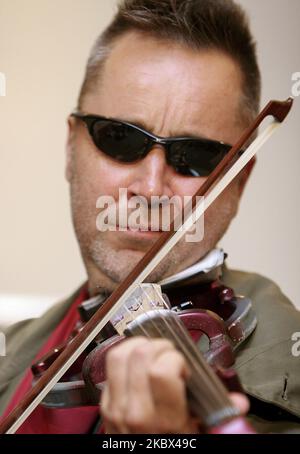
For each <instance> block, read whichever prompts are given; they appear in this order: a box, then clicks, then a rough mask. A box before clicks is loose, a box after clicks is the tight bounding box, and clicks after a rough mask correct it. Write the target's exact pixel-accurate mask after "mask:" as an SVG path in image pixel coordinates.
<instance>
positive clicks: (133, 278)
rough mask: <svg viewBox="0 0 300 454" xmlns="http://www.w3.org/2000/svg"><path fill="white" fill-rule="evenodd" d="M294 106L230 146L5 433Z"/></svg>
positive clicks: (280, 105)
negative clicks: (184, 212) (185, 210)
mask: <svg viewBox="0 0 300 454" xmlns="http://www.w3.org/2000/svg"><path fill="white" fill-rule="evenodd" d="M292 105H293V99H292V98H288V99H287V100H286V101H270V102H269V103H268V104H267V106H266V107H265V108H264V109H263V110H262V111H261V113H260V114H259V115H258V116H257V118H256V119H255V120H254V121H253V123H252V124H251V126H249V127H248V128H247V130H246V131H245V132H244V134H243V135H242V137H241V138H240V139H239V141H238V142H237V143H236V144H235V145H234V146H233V147H232V148H231V150H230V151H229V152H228V154H227V155H226V156H225V157H224V159H223V160H222V161H221V162H220V163H219V165H218V166H217V167H216V168H215V170H214V171H213V172H212V173H211V174H210V175H209V177H208V178H207V179H206V181H205V182H204V183H203V185H202V186H201V187H200V189H199V190H198V191H197V192H196V194H194V196H193V198H192V201H191V210H190V213H189V215H188V216H187V217H186V220H185V221H184V223H183V224H182V227H181V228H179V229H176V231H175V229H174V220H173V222H172V224H171V227H170V230H169V231H167V232H162V234H161V236H160V237H159V239H158V240H157V241H156V242H155V243H154V244H153V246H152V247H151V248H150V249H149V251H148V252H147V253H146V254H145V255H144V257H143V258H142V259H141V260H140V262H139V263H138V264H137V265H136V266H135V268H134V269H133V270H132V271H131V272H130V273H129V275H128V276H127V277H126V279H125V280H124V281H123V282H122V283H121V284H120V285H119V287H118V288H117V289H116V290H115V291H114V292H113V293H112V294H111V296H110V297H109V298H108V299H107V300H106V302H105V304H104V305H103V306H101V307H100V308H99V309H98V311H97V312H96V313H95V314H94V316H93V317H92V318H91V319H90V320H89V321H88V322H87V323H86V324H85V326H84V327H83V329H82V330H81V331H80V332H79V333H78V334H77V336H76V337H75V338H74V339H73V341H72V342H71V343H70V344H69V345H68V346H67V347H66V348H65V350H64V351H63V352H62V353H61V354H60V355H59V357H58V358H57V359H56V360H55V361H54V362H53V364H52V365H51V366H50V367H49V368H48V369H47V371H46V372H45V373H44V374H43V375H42V377H41V378H40V379H39V380H38V381H37V383H36V384H35V385H34V386H33V387H32V389H31V390H30V391H28V393H27V394H26V395H25V396H24V398H23V399H22V400H21V402H20V403H19V404H18V405H17V406H16V408H15V409H14V410H13V411H12V412H11V413H10V414H9V415H8V416H7V417H6V418H5V419H4V420H3V421H2V422H1V423H0V433H7V434H12V433H15V432H16V431H17V430H18V428H19V427H20V426H21V425H22V424H23V422H24V421H25V420H26V419H27V418H28V416H29V415H30V414H31V413H32V412H33V410H34V409H35V408H36V407H37V405H38V404H39V403H40V402H41V401H42V400H43V399H44V397H45V396H46V395H47V394H48V392H49V391H51V389H52V388H53V386H54V385H55V384H56V383H57V382H58V381H59V380H60V378H61V377H62V376H63V375H64V374H65V372H66V371H67V370H68V369H69V367H70V366H71V365H72V364H73V363H74V362H75V361H76V359H77V358H78V357H79V356H80V355H81V354H82V353H83V351H84V350H85V349H86V348H87V347H88V345H89V344H90V343H91V342H92V341H93V339H94V338H95V337H96V336H97V335H98V334H99V332H100V331H101V330H102V328H103V327H104V326H105V325H106V324H107V323H108V322H109V321H110V319H111V318H112V317H113V315H114V314H115V312H116V311H117V310H118V309H119V308H120V307H122V305H123V304H124V302H125V301H126V299H127V298H128V297H129V296H130V294H131V293H132V291H133V290H134V289H135V288H136V286H137V285H139V284H141V283H142V282H143V281H144V280H145V279H146V278H147V276H148V275H149V274H150V273H151V272H152V271H153V270H154V269H155V267H156V266H157V265H158V264H159V263H160V261H161V260H162V259H163V258H164V257H165V256H166V255H167V254H168V252H169V251H170V250H171V249H172V248H173V246H175V244H176V243H177V242H178V241H179V240H180V239H181V238H182V237H183V236H184V235H185V234H186V233H187V231H188V230H189V229H190V228H191V227H192V226H193V225H194V224H195V223H196V222H197V220H198V219H199V218H200V217H201V216H202V215H203V213H204V212H205V210H206V209H207V208H208V207H209V206H210V205H211V204H212V203H213V202H214V200H216V198H217V197H218V196H219V195H220V194H221V193H222V191H223V190H224V189H225V188H226V187H227V186H228V185H229V184H230V183H231V182H232V181H233V179H234V178H235V177H236V176H237V175H238V174H239V173H240V171H241V170H242V169H243V168H244V167H245V166H246V165H247V163H248V162H249V161H250V160H251V159H252V158H253V157H254V156H255V154H256V153H257V152H258V150H259V149H260V148H261V147H262V146H263V145H264V143H265V142H266V141H267V140H268V139H269V138H270V137H271V136H272V135H273V133H274V132H275V131H276V130H277V128H278V127H279V126H280V124H281V123H282V122H283V121H284V120H285V118H286V117H287V115H288V113H289V111H290V110H291V107H292ZM268 116H272V117H273V118H274V119H273V121H272V122H271V123H270V124H269V125H268V126H267V127H266V128H265V130H264V131H263V132H262V133H260V134H259V135H258V136H257V138H256V139H255V140H254V141H253V142H252V144H251V145H250V146H249V147H248V148H247V149H246V150H245V151H244V152H243V153H242V154H241V155H240V151H241V150H242V149H243V147H244V146H245V144H246V143H247V142H248V141H249V139H250V138H251V137H252V135H253V133H254V132H255V131H256V129H257V128H258V127H259V126H260V124H261V123H262V121H263V120H264V119H265V118H266V117H268ZM239 155H240V156H239ZM199 197H204V203H201V204H199V203H197V201H198V200H199V199H198V198H199Z"/></svg>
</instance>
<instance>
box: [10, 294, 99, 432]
mask: <svg viewBox="0 0 300 454" xmlns="http://www.w3.org/2000/svg"><path fill="white" fill-rule="evenodd" d="M87 297H88V294H87V289H86V288H83V289H82V291H81V292H80V295H79V296H78V298H77V299H76V301H75V302H74V303H73V304H72V306H71V307H70V309H69V310H68V312H67V314H66V315H65V317H64V318H63V320H62V321H61V322H60V324H59V325H58V326H57V328H56V329H55V330H54V331H53V333H52V334H51V336H50V337H49V339H48V340H47V341H46V343H45V344H44V345H43V347H42V349H41V350H40V351H39V353H38V354H37V356H36V359H35V361H37V360H38V359H39V358H41V357H42V356H44V355H45V354H47V353H48V352H49V351H51V350H52V349H54V348H55V347H57V346H58V345H60V344H61V343H63V342H65V341H67V340H68V338H69V337H70V335H71V333H72V331H73V330H74V328H75V327H76V324H77V322H78V321H79V319H80V316H79V313H78V310H77V308H78V306H79V305H80V304H81V303H82V302H83V301H85V300H86V299H87ZM32 380H33V374H32V371H31V368H29V369H28V370H27V371H26V372H25V375H24V378H23V379H22V381H21V383H20V385H19V386H18V388H17V390H16V392H15V394H14V395H13V397H12V399H11V401H10V403H9V405H8V406H7V408H6V410H5V412H4V417H5V416H7V415H8V414H9V413H10V412H11V411H12V410H13V409H14V408H15V407H16V405H18V403H19V402H20V401H21V399H22V398H23V397H24V396H25V394H26V393H27V392H28V391H29V390H30V388H31V386H32ZM98 416H99V408H98V407H77V408H66V409H50V408H46V407H43V406H42V405H39V406H38V407H37V408H36V409H35V410H34V411H33V412H32V413H31V415H30V416H29V417H28V418H27V420H26V421H25V422H24V423H23V424H22V426H21V427H20V428H19V429H18V431H17V433H18V434H85V433H89V432H90V431H91V430H92V429H93V427H94V425H95V423H96V421H97V418H98Z"/></svg>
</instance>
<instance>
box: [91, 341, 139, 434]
mask: <svg viewBox="0 0 300 454" xmlns="http://www.w3.org/2000/svg"><path fill="white" fill-rule="evenodd" d="M145 342H148V340H147V339H146V338H140V337H136V338H132V339H128V340H127V341H124V342H123V343H122V344H120V345H118V346H116V347H115V348H112V349H111V350H110V351H109V352H108V354H107V357H106V387H105V390H104V392H103V394H102V398H101V404H100V407H101V413H102V415H103V417H104V419H105V421H106V424H112V425H114V426H115V427H116V428H118V427H119V430H120V431H124V421H123V420H124V413H125V412H126V408H127V407H128V406H129V402H128V392H127V377H128V371H127V367H128V362H129V357H130V355H131V352H132V351H133V350H134V349H135V347H136V346H137V345H142V344H143V343H145Z"/></svg>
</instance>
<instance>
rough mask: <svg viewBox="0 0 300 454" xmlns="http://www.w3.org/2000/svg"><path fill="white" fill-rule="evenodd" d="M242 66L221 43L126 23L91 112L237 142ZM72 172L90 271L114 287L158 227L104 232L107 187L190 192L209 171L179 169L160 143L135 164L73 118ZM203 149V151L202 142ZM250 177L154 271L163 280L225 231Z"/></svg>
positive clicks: (91, 98)
mask: <svg viewBox="0 0 300 454" xmlns="http://www.w3.org/2000/svg"><path fill="white" fill-rule="evenodd" d="M240 100H241V74H240V70H239V68H238V66H237V65H236V64H235V63H234V62H233V60H232V59H231V58H229V57H227V56H226V55H225V54H223V53H218V52H216V51H203V52H195V51H192V50H189V49H187V48H183V47H179V46H178V45H175V44H174V45H173V44H170V43H166V42H163V41H158V40H156V39H154V38H151V37H145V36H141V35H139V34H136V33H128V34H126V35H124V36H123V37H122V38H120V39H119V40H118V41H117V42H116V43H115V45H114V48H113V51H112V53H111V54H110V56H109V58H108V59H107V61H106V64H105V67H104V70H103V72H102V74H101V78H99V82H98V84H97V85H95V87H94V88H93V90H92V91H91V92H90V93H89V94H87V95H86V97H85V99H84V101H83V106H82V110H83V111H84V112H86V113H92V114H96V115H102V116H105V117H112V118H117V119H120V120H125V121H128V122H130V123H133V124H138V125H141V126H142V127H144V129H146V130H147V131H149V132H152V133H154V134H156V135H159V136H162V137H171V136H177V137H178V136H196V137H203V138H208V139H213V140H218V141H223V142H225V143H229V144H233V143H235V142H236V140H237V139H238V138H239V136H240V135H241V133H242V132H243V129H244V127H245V125H243V124H241V122H240V121H239V108H240ZM69 125H70V132H69V139H68V147H67V152H68V159H67V161H68V162H67V178H68V180H69V181H70V185H71V200H72V213H73V221H74V226H75V230H76V234H77V237H78V241H79V244H80V248H81V252H82V256H83V259H84V262H85V265H86V268H87V272H88V277H89V286H90V292H91V293H92V294H95V293H97V287H104V288H107V289H108V290H112V289H113V288H114V287H115V286H116V285H117V284H118V283H119V282H120V281H122V280H123V279H124V278H125V276H126V275H127V274H128V272H129V271H130V270H131V269H132V268H133V267H134V265H136V264H137V262H138V261H139V260H140V259H141V258H142V256H143V255H144V254H145V252H146V251H147V250H148V249H149V248H150V247H151V245H152V244H153V242H155V241H156V240H157V238H158V235H159V233H154V232H135V233H134V232H132V231H130V230H127V231H125V232H120V231H107V232H99V231H98V230H97V228H96V217H97V215H98V214H99V209H97V208H96V202H97V199H98V198H99V196H102V195H109V196H112V197H114V199H115V200H116V202H117V203H118V198H119V188H126V189H127V191H128V199H130V197H132V196H143V197H146V199H147V200H149V201H150V198H151V196H168V197H170V198H171V197H172V196H174V195H176V196H180V197H183V196H185V195H186V196H191V195H193V194H194V193H195V192H196V190H198V189H199V187H200V186H201V184H202V183H203V181H204V178H196V177H187V176H182V175H179V174H178V173H176V171H175V170H174V169H173V168H172V167H170V166H169V165H168V164H167V162H166V159H165V151H164V149H163V147H161V146H159V145H157V146H155V147H154V148H153V149H152V150H151V151H150V153H149V154H148V155H147V156H146V157H145V158H144V159H143V160H142V161H139V162H136V163H134V164H122V163H119V162H117V161H115V160H113V159H111V158H109V157H107V156H106V155H105V154H104V153H102V152H100V151H99V150H98V149H97V148H96V147H95V145H94V144H93V142H92V140H91V138H90V136H89V134H88V131H87V130H86V128H85V127H84V125H83V123H82V122H79V121H76V120H74V119H73V118H72V119H71V120H70V121H69ZM199 152H201V151H199ZM242 185H243V180H237V181H235V182H234V183H233V184H231V186H230V187H229V188H228V189H227V190H226V191H225V192H224V193H223V194H222V195H221V196H220V197H219V198H218V200H217V201H216V202H215V203H214V204H213V205H212V206H211V208H210V209H209V210H207V212H206V214H205V236H204V240H203V241H201V242H200V243H187V242H185V241H184V240H182V241H181V242H180V243H179V244H177V246H176V247H175V248H174V249H173V250H172V251H171V253H170V254H169V255H168V257H167V258H166V259H165V260H163V261H162V262H161V264H160V265H159V267H158V268H157V269H156V270H155V271H154V272H153V274H152V275H151V276H150V279H151V280H152V281H159V280H161V279H162V278H164V277H167V276H170V275H172V274H174V273H176V272H178V271H181V270H182V269H184V268H186V267H187V266H190V265H192V264H193V263H195V262H196V261H197V260H199V259H200V258H201V257H203V256H204V255H205V254H207V252H209V250H211V249H212V248H213V247H214V246H215V245H216V243H217V242H218V241H219V239H220V238H221V237H222V236H223V234H224V232H225V230H226V228H227V227H228V225H229V223H230V221H231V219H232V218H233V217H234V215H235V213H236V210H237V206H238V201H239V197H240V193H241V187H242Z"/></svg>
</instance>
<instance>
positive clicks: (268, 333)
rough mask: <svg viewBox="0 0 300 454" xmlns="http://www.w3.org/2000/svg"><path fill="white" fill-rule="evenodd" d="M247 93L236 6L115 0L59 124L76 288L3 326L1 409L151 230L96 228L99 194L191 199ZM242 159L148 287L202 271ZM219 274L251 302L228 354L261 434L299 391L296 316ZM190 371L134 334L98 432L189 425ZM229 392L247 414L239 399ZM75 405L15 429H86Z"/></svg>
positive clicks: (241, 279)
mask: <svg viewBox="0 0 300 454" xmlns="http://www.w3.org/2000/svg"><path fill="white" fill-rule="evenodd" d="M259 100H260V74H259V69H258V66H257V62H256V56H255V45H254V44H253V41H252V37H251V34H250V32H249V29H248V25H247V21H246V19H245V16H244V14H243V12H242V10H241V9H240V8H239V7H238V6H237V5H236V4H234V3H233V2H232V1H231V0H177V1H176V0H162V1H159V2H157V1H156V0H127V1H125V2H124V3H123V4H122V5H121V7H120V9H119V12H118V14H117V16H116V18H115V19H114V21H113V23H112V24H111V25H110V26H109V27H108V29H107V30H106V31H105V32H104V34H103V35H101V37H100V38H99V39H98V40H97V42H96V44H95V46H94V48H93V50H92V53H91V56H90V59H89V62H88V65H87V71H86V76H85V80H84V83H83V86H82V90H81V93H80V97H79V102H78V112H77V113H76V115H73V116H70V118H69V122H68V125H69V136H68V143H67V167H66V176H67V179H68V181H69V183H70V189H71V204H72V214H73V222H74V227H75V231H76V235H77V238H78V242H79V245H80V249H81V253H82V258H83V261H84V263H85V266H86V270H87V274H88V283H87V286H85V287H84V288H83V289H80V291H79V292H76V294H75V295H73V296H72V297H71V299H70V300H69V301H68V302H65V303H63V304H61V305H59V306H57V307H55V308H53V309H51V311H50V312H49V313H48V314H46V315H45V316H44V317H42V318H41V319H40V320H38V321H32V322H23V323H21V324H19V325H18V326H17V327H12V328H11V329H10V331H9V333H8V334H7V338H8V352H7V358H6V359H5V360H4V361H3V367H1V370H0V371H1V375H0V383H1V396H2V397H1V401H0V404H1V408H2V410H3V411H4V409H6V413H7V412H8V411H9V410H10V409H11V408H13V406H14V405H15V404H16V403H17V402H18V401H19V400H20V398H21V397H22V395H23V394H24V392H25V391H26V390H27V389H29V387H30V386H31V381H32V375H31V373H30V372H27V373H26V374H25V377H24V369H27V368H28V366H29V365H30V364H31V363H32V361H33V360H34V358H37V357H40V356H42V355H43V354H45V353H47V352H48V351H49V350H50V349H51V348H53V347H55V345H57V344H58V343H60V342H62V341H63V340H66V339H67V338H68V336H69V334H70V333H71V331H72V330H73V328H74V326H75V324H76V322H77V321H78V313H77V310H76V309H77V307H78V305H80V304H81V303H82V302H83V301H84V300H85V299H88V298H90V297H93V296H96V295H97V294H99V293H111V292H112V291H113V290H114V289H115V288H116V287H117V286H118V284H119V283H120V282H122V280H123V279H124V278H125V277H126V275H127V274H128V272H129V271H130V269H132V268H133V267H134V266H135V265H136V264H137V263H138V262H139V261H140V259H141V258H142V257H143V255H144V254H145V252H146V251H147V250H148V249H149V248H150V247H151V245H152V244H153V243H154V242H155V241H156V240H157V238H158V236H159V234H160V233H159V232H152V231H146V232H145V231H142V229H140V230H139V231H133V230H132V229H130V228H129V227H128V228H127V229H125V231H121V230H122V229H117V231H110V230H107V231H105V232H103V231H98V230H97V229H96V228H95V220H96V217H97V215H98V212H99V210H97V208H96V202H97V200H98V198H99V197H100V196H107V195H109V196H112V197H113V198H114V200H115V201H116V205H120V204H121V201H120V200H119V189H120V188H125V189H126V190H127V198H128V199H127V200H128V206H130V200H131V199H132V197H139V198H144V199H146V200H147V201H148V202H149V204H150V200H151V197H153V196H158V197H164V198H168V199H170V198H172V197H173V196H179V197H180V198H183V197H184V196H190V195H193V194H194V193H195V192H196V190H197V189H198V188H199V187H200V186H201V184H202V183H203V182H204V181H205V179H206V178H207V176H208V174H209V172H210V171H211V170H213V168H214V166H215V165H216V164H217V162H219V160H220V159H221V157H222V156H223V155H224V152H225V149H228V147H227V148H226V146H225V148H224V144H234V143H235V142H236V141H237V140H238V139H239V137H240V136H241V134H242V133H243V131H244V130H245V129H246V128H247V126H248V125H249V124H250V123H251V122H252V121H253V119H254V118H255V116H256V115H257V112H258V109H259ZM86 114H89V115H93V117H87V116H86ZM128 123H129V124H130V125H128ZM132 125H133V126H132ZM141 129H142V130H143V131H144V132H143V131H141ZM103 131H106V133H105V134H103ZM107 131H108V132H107ZM149 133H151V134H152V136H151V138H152V139H151V141H149V138H150V136H149ZM153 135H154V136H155V137H156V139H153V137H154V136H153ZM128 137H129V139H128ZM130 137H132V140H131V141H130ZM158 137H159V138H174V137H186V138H189V141H185V143H186V144H187V143H189V146H190V147H191V148H189V150H190V149H192V150H193V153H191V154H190V155H189V156H190V157H189V158H188V157H186V156H187V154H188V153H190V151H189V152H188V151H187V148H186V146H183V147H182V148H180V147H179V149H178V148H177V149H176V152H175V151H174V143H172V145H169V146H167V145H164V144H161V143H159V140H158ZM149 143H150V145H151V146H148V145H149ZM168 144H170V142H168ZM146 145H147V146H146ZM200 145H201V146H200ZM172 147H173V148H172ZM172 149H173V151H172ZM195 149H196V150H197V154H196V155H195ZM198 150H199V151H198ZM207 150H208V151H207ZM176 153H177V154H176ZM191 156H192V158H193V159H192V158H191ZM213 163H214V164H213ZM252 166H253V163H251V164H250V165H248V166H247V168H246V169H245V170H244V171H243V172H242V173H241V174H240V175H239V176H238V177H237V178H236V179H235V181H234V182H233V183H232V184H231V185H230V186H229V187H228V188H227V189H226V190H225V191H224V192H223V194H222V195H221V196H220V197H219V198H218V200H217V201H216V202H215V203H214V204H213V205H212V206H211V207H210V208H209V209H208V211H207V212H206V214H205V236H204V239H203V240H202V241H201V242H198V243H188V242H186V241H185V240H184V239H183V240H182V241H180V243H179V244H178V245H176V247H174V249H173V250H172V251H171V252H170V254H169V255H168V257H167V258H166V259H164V260H162V261H161V263H160V264H159V266H158V267H157V268H156V269H155V271H154V272H153V273H152V274H151V275H150V276H149V282H161V281H165V280H166V279H167V278H170V277H171V278H172V279H174V275H177V274H178V273H179V272H181V271H183V270H186V269H188V270H189V269H190V267H191V266H192V265H194V264H197V263H198V264H199V266H200V267H201V266H202V265H201V264H203V262H202V260H203V259H204V258H205V257H207V255H208V254H209V253H210V252H211V251H213V250H214V248H215V247H216V245H217V243H218V241H219V240H220V239H221V237H222V236H223V234H224V232H225V231H226V229H227V227H228V226H229V224H230V221H231V220H232V219H233V217H234V216H235V215H236V213H237V209H238V204H239V200H240V197H241V194H242V192H243V190H244V187H245V184H246V182H247V179H248V177H249V175H250V173H251V169H252ZM118 227H120V226H118ZM223 281H224V283H225V284H226V285H228V286H230V287H232V288H233V289H234V290H235V292H236V293H238V294H243V295H245V296H246V297H248V298H251V299H252V301H253V305H254V307H255V310H256V312H257V317H258V322H259V323H258V327H257V329H256V332H255V333H253V334H252V336H251V337H250V338H249V339H248V341H247V342H246V343H245V344H244V345H242V347H241V349H240V351H239V353H238V355H237V361H236V366H237V370H238V372H239V374H240V377H241V380H242V383H243V385H244V389H245V391H246V392H247V394H248V396H249V397H250V398H251V405H252V406H251V421H252V422H253V424H254V425H255V427H257V429H258V430H259V431H262V432H269V431H271V432H277V431H285V430H293V429H294V428H297V425H298V421H297V417H299V415H300V396H299V392H298V391H297V389H298V384H297V370H298V369H299V360H297V358H294V357H293V356H292V354H291V347H292V343H291V336H292V334H293V333H294V332H296V331H297V330H298V329H299V321H300V317H299V314H298V313H297V312H296V311H295V310H294V309H293V307H292V306H291V304H290V303H289V302H288V301H287V300H286V298H285V297H284V296H283V295H282V294H281V292H280V291H279V289H278V288H277V287H276V286H275V285H274V284H273V283H271V282H270V281H268V280H266V279H264V278H262V277H260V276H257V275H250V274H247V273H239V272H231V271H229V270H227V269H226V268H225V267H223ZM188 374H189V372H188V368H187V365H186V362H185V360H184V358H183V357H182V355H180V354H179V353H178V352H177V351H176V350H175V349H174V347H173V346H172V344H170V343H169V342H167V341H159V340H155V341H150V340H147V339H144V338H136V339H132V340H130V341H127V342H124V343H123V344H122V345H120V346H118V347H116V348H115V349H112V350H111V352H110V354H109V355H108V360H107V386H106V389H105V392H104V393H103V396H102V402H101V405H100V406H101V415H102V418H103V420H104V424H105V428H106V431H107V432H109V433H137V432H142V433H166V432H168V433H172V432H173V433H193V432H195V431H197V430H198V429H197V428H198V425H199V421H195V419H194V418H193V417H192V415H191V414H190V412H189V410H188V405H187V401H186V393H185V384H186V380H187V377H188ZM232 398H233V399H234V402H235V403H236V405H237V406H238V407H239V408H240V409H241V411H244V412H245V411H246V407H247V403H245V401H243V399H242V397H241V396H238V397H237V396H232ZM77 411H79V413H80V411H82V409H80V410H78V409H72V412H73V413H71V415H73V416H71V417H69V418H68V421H67V422H66V421H65V420H64V421H62V420H60V419H59V418H60V415H61V414H62V413H60V415H58V414H57V413H56V415H55V418H56V419H55V418H54V416H53V413H52V414H51V416H49V413H47V412H46V410H44V409H42V408H41V407H40V408H39V409H37V410H36V411H35V412H34V414H33V415H32V416H31V417H30V418H29V422H28V423H27V425H26V423H25V425H24V427H25V428H24V429H23V432H25V433H28V432H29V433H45V432H58V431H61V432H72V433H76V432H77V431H78V432H84V431H92V430H93V428H94V426H95V420H96V419H97V418H96V414H95V413H94V412H93V414H89V416H88V418H87V420H86V421H88V422H86V421H85V422H83V419H82V418H81V419H80V420H79V422H78V418H77V419H76V417H75V416H76V412H77ZM81 414H82V413H81ZM74 415H75V416H74ZM77 416H78V415H77ZM54 419H55V421H54ZM59 420H60V421H61V426H60V428H58V426H59V424H58V421H59ZM75 420H76V422H75ZM21 431H22V429H21Z"/></svg>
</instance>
